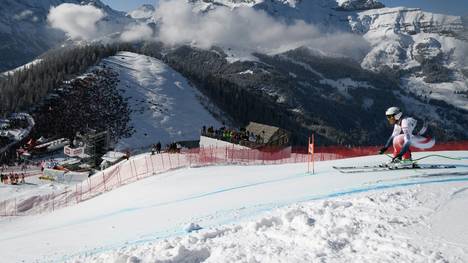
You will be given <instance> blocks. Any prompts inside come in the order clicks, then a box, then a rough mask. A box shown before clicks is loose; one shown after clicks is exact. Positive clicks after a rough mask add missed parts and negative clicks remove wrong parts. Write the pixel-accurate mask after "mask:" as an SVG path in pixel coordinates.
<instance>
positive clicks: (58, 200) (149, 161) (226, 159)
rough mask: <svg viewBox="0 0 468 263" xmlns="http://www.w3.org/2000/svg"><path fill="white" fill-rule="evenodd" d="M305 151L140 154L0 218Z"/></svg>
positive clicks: (333, 150) (293, 157)
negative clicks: (150, 180)
mask: <svg viewBox="0 0 468 263" xmlns="http://www.w3.org/2000/svg"><path fill="white" fill-rule="evenodd" d="M378 149H379V147H376V146H370V147H353V148H348V147H342V146H336V147H318V148H316V150H315V155H314V160H315V161H327V160H336V159H343V158H350V157H357V156H366V155H374V154H376V153H377V151H378ZM433 150H438V151H442V150H468V141H464V142H456V143H445V144H439V145H437V146H436V147H434V148H433V149H431V151H433ZM307 160H308V155H307V152H306V149H305V148H304V149H302V148H301V149H297V148H295V149H293V151H291V148H286V149H282V150H279V151H278V150H276V151H274V150H273V149H271V150H269V151H259V150H255V149H235V148H233V147H222V148H219V147H209V148H197V149H191V150H186V151H182V152H181V153H161V154H155V155H150V154H148V153H145V154H140V155H137V156H134V157H132V158H130V159H129V160H124V161H122V162H120V163H118V164H116V165H114V166H112V167H109V168H107V169H106V170H104V171H101V172H99V173H97V174H94V175H93V176H91V177H89V178H88V179H87V180H85V181H83V182H81V183H79V184H76V185H75V186H73V187H71V188H69V189H68V190H63V191H61V192H55V193H51V194H47V195H41V196H32V197H28V198H13V199H9V200H5V201H2V202H0V216H23V215H31V214H38V213H44V212H50V211H54V210H56V209H60V208H63V207H67V206H71V205H74V204H77V203H80V202H83V201H86V200H89V199H91V198H93V197H95V196H97V195H99V194H102V193H105V192H108V191H111V190H112V189H115V188H118V187H120V186H123V185H126V184H129V183H132V182H135V181H139V180H141V179H144V178H146V177H149V176H153V175H157V174H161V173H165V172H167V171H170V170H174V169H179V168H185V167H197V166H208V165H222V164H241V165H261V164H264V165H271V164H286V163H304V162H307Z"/></svg>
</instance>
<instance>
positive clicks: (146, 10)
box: [128, 4, 155, 19]
mask: <svg viewBox="0 0 468 263" xmlns="http://www.w3.org/2000/svg"><path fill="white" fill-rule="evenodd" d="M154 12H155V9H154V6H152V5H149V4H145V5H142V6H140V7H139V8H137V9H135V10H133V11H130V12H129V13H128V14H129V15H130V16H131V17H132V18H134V19H151V18H152V17H153V16H154Z"/></svg>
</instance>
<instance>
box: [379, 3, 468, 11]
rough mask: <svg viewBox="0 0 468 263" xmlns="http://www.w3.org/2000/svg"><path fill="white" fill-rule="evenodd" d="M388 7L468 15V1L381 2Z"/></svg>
mask: <svg viewBox="0 0 468 263" xmlns="http://www.w3.org/2000/svg"><path fill="white" fill-rule="evenodd" d="M380 2H382V3H384V4H385V5H386V6H389V7H393V6H407V7H419V8H421V9H423V10H424V11H430V12H434V13H442V14H452V15H468V0H380Z"/></svg>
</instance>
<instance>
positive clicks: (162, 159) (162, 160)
mask: <svg viewBox="0 0 468 263" xmlns="http://www.w3.org/2000/svg"><path fill="white" fill-rule="evenodd" d="M163 155H164V153H162V154H161V162H162V166H163V171H164V170H165V169H166V168H165V167H164V158H163Z"/></svg>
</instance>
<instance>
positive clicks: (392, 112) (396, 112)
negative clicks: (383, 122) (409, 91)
mask: <svg viewBox="0 0 468 263" xmlns="http://www.w3.org/2000/svg"><path fill="white" fill-rule="evenodd" d="M385 115H387V116H394V117H395V120H399V119H400V118H401V115H403V112H401V110H400V108H398V107H390V108H388V109H387V111H386V112H385Z"/></svg>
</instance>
